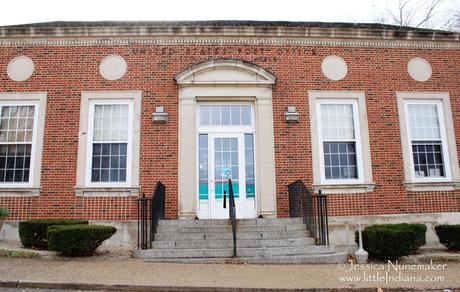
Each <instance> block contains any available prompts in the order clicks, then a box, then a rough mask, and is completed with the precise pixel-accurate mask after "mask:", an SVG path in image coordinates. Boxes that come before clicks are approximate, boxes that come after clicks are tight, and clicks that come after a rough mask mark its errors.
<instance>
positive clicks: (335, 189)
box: [313, 183, 375, 194]
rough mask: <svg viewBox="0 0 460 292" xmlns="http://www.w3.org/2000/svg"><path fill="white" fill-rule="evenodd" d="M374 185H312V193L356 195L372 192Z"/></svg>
mask: <svg viewBox="0 0 460 292" xmlns="http://www.w3.org/2000/svg"><path fill="white" fill-rule="evenodd" d="M374 188H375V184H374V183H362V184H322V185H313V191H314V192H315V193H318V192H319V190H321V193H323V194H356V193H368V192H373V191H374Z"/></svg>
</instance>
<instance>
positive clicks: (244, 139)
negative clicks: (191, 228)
mask: <svg viewBox="0 0 460 292" xmlns="http://www.w3.org/2000/svg"><path fill="white" fill-rule="evenodd" d="M0 31H1V33H0V107H1V115H2V116H1V124H0V205H1V206H5V207H7V208H8V209H9V210H10V217H9V218H8V219H9V220H10V221H9V225H7V228H6V231H3V235H2V236H3V238H12V237H14V235H13V233H14V232H13V231H15V230H16V229H15V228H16V227H15V226H16V224H17V221H18V220H25V219H31V218H82V219H89V220H95V221H107V222H109V223H112V224H115V225H117V226H119V228H120V229H122V230H123V232H121V233H120V234H121V235H120V236H121V237H120V238H118V239H117V240H121V241H123V242H124V243H129V242H132V236H133V234H134V232H135V227H133V226H135V220H136V219H137V199H138V198H139V196H141V194H143V193H145V194H151V193H152V192H153V190H154V187H155V184H156V183H157V182H158V181H161V182H162V183H163V184H164V185H165V186H166V217H167V218H170V219H185V218H188V219H194V218H196V217H198V218H199V219H212V218H225V217H226V213H225V212H224V211H223V208H222V206H223V204H222V202H223V193H224V190H225V189H226V188H227V186H226V184H225V179H226V178H227V177H229V176H230V177H231V178H232V180H233V182H234V185H233V187H234V189H235V193H236V195H237V198H236V199H237V208H238V212H237V214H239V216H240V217H241V218H256V217H259V216H263V217H265V218H275V217H287V216H289V196H288V188H287V186H288V185H289V184H291V183H293V182H294V181H296V180H299V179H300V180H303V181H304V182H305V184H306V185H307V187H308V188H310V189H311V190H312V191H315V192H317V191H319V190H321V191H322V192H323V193H325V194H328V209H329V216H331V218H330V227H331V241H332V242H333V243H335V244H350V243H352V242H353V238H352V232H353V231H354V229H355V225H356V224H357V223H358V222H362V223H364V224H370V223H380V222H401V221H402V222H425V223H427V224H428V225H429V226H430V225H431V226H433V225H435V224H438V223H447V222H449V223H459V222H460V216H459V215H458V212H459V211H460V191H459V186H460V172H459V164H458V155H459V149H458V147H459V140H458V139H459V138H458V137H460V114H459V113H460V43H459V40H460V38H459V34H458V33H450V32H440V31H431V30H415V29H412V28H399V27H392V26H383V25H372V24H361V25H360V24H340V23H288V22H286V23H285V22H238V21H237V22H231V21H217V22H145V23H144V22H135V23H129V22H102V23H61V22H56V23H45V24H31V25H20V26H9V27H8V26H7V27H1V28H0ZM130 226H131V227H130ZM430 236H431V237H430ZM430 238H431V239H433V238H434V235H433V231H432V230H430V231H429V239H430Z"/></svg>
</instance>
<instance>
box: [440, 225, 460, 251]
mask: <svg viewBox="0 0 460 292" xmlns="http://www.w3.org/2000/svg"><path fill="white" fill-rule="evenodd" d="M434 229H435V230H436V234H437V235H438V237H439V242H440V243H442V244H443V245H444V246H445V247H447V248H448V249H449V250H453V251H459V250H460V224H457V225H447V224H446V225H438V226H436V227H435V228H434Z"/></svg>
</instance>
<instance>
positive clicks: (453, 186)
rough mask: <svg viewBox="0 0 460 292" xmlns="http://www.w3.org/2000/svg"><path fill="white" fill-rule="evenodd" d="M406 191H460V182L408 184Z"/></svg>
mask: <svg viewBox="0 0 460 292" xmlns="http://www.w3.org/2000/svg"><path fill="white" fill-rule="evenodd" d="M405 185H406V190H407V191H412V192H424V191H454V190H458V189H460V182H457V181H456V182H453V181H448V182H406V183H405Z"/></svg>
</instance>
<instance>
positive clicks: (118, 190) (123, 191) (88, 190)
mask: <svg viewBox="0 0 460 292" xmlns="http://www.w3.org/2000/svg"><path fill="white" fill-rule="evenodd" d="M139 191H140V187H129V188H128V187H114V188H110V187H101V188H97V187H75V195H76V196H82V197H131V196H135V197H137V196H139Z"/></svg>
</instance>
